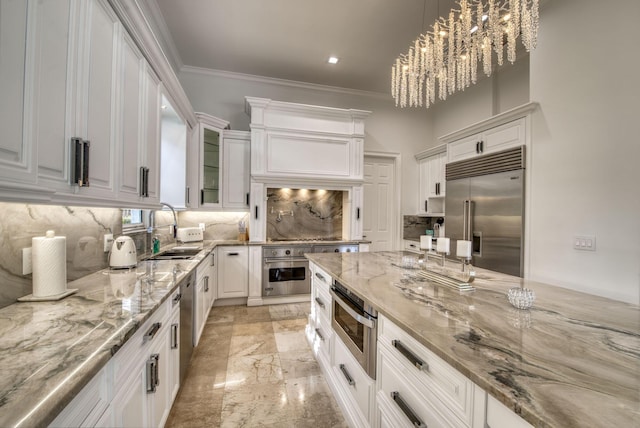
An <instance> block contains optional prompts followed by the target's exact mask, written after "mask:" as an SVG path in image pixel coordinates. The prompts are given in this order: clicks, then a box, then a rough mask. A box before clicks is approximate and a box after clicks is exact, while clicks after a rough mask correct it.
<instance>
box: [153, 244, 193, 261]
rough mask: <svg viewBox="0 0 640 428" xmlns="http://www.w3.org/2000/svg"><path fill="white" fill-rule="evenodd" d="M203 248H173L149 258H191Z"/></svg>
mask: <svg viewBox="0 0 640 428" xmlns="http://www.w3.org/2000/svg"><path fill="white" fill-rule="evenodd" d="M200 251H202V249H200V248H194V247H190V248H172V249H170V250H167V251H164V252H162V253H158V254H155V255H153V256H151V257H149V258H148V259H147V260H190V259H192V258H194V257H195V256H196V255H197V254H198V253H199V252H200Z"/></svg>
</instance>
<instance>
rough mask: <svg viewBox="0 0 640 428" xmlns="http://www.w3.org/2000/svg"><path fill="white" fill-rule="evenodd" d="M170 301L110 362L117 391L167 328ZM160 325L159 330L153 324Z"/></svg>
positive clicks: (155, 313) (157, 311) (142, 362)
mask: <svg viewBox="0 0 640 428" xmlns="http://www.w3.org/2000/svg"><path fill="white" fill-rule="evenodd" d="M171 302H172V300H170V299H167V300H166V301H165V302H164V303H163V304H162V305H161V306H160V307H159V308H158V309H157V310H156V311H155V312H154V313H153V314H151V317H149V319H148V320H147V321H145V322H144V324H143V325H142V326H140V328H139V329H138V331H136V332H135V333H134V335H133V337H131V339H129V340H128V341H127V343H125V345H124V346H123V347H122V349H120V350H119V351H118V352H117V353H116V354H115V355H114V356H113V359H112V360H111V364H113V376H114V388H115V390H116V391H117V390H118V388H120V386H121V385H123V384H124V383H125V381H126V380H127V378H128V377H129V376H130V375H131V373H132V372H133V371H135V370H137V368H138V367H137V366H138V365H142V364H144V359H141V358H139V356H140V355H142V353H143V352H145V351H146V349H148V348H149V346H151V345H152V344H153V342H154V341H157V340H160V339H161V337H162V335H164V334H165V332H166V330H167V328H168V327H169V326H168V324H169V322H168V320H169V316H170V311H169V310H168V309H167V308H170V306H171ZM156 323H160V327H159V328H154V324H156ZM147 334H153V338H149V339H145V335H147Z"/></svg>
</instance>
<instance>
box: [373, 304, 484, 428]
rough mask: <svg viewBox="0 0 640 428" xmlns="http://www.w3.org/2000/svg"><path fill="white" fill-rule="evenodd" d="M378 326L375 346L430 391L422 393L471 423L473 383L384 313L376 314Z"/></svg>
mask: <svg viewBox="0 0 640 428" xmlns="http://www.w3.org/2000/svg"><path fill="white" fill-rule="evenodd" d="M378 326H379V334H378V349H379V350H382V349H386V350H387V351H388V352H389V353H390V354H391V355H393V356H394V357H395V358H397V360H398V361H399V362H400V364H402V366H403V368H404V369H406V370H407V373H409V374H408V375H407V376H409V377H411V378H412V379H415V380H416V381H417V382H419V383H420V384H421V385H422V386H424V387H425V388H426V389H428V390H429V391H431V392H429V393H426V394H430V395H433V396H434V397H437V399H438V400H439V401H440V402H441V403H442V406H443V408H446V409H449V410H450V411H451V412H452V413H453V414H455V415H456V416H457V417H458V418H459V419H461V420H462V421H465V422H466V424H467V425H471V424H472V419H473V382H471V381H470V380H469V379H467V378H466V377H465V376H463V375H462V374H461V373H459V372H458V371H457V370H455V369H454V368H453V367H451V366H450V365H449V364H447V363H446V362H445V361H444V360H442V359H441V358H440V357H438V356H436V355H435V354H434V353H433V352H431V351H429V350H428V349H427V348H426V347H424V346H423V345H422V344H421V343H419V342H418V341H416V340H415V339H414V338H413V337H411V336H409V334H407V333H406V332H404V331H403V330H402V329H400V328H399V327H398V326H396V325H395V324H393V323H392V322H391V321H389V319H387V318H385V317H384V316H380V317H379V319H378ZM420 364H421V365H422V368H418V366H417V365H420ZM435 404H438V403H435Z"/></svg>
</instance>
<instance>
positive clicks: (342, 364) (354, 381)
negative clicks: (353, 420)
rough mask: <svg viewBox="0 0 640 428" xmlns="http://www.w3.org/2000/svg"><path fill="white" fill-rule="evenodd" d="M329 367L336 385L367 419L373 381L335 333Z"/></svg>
mask: <svg viewBox="0 0 640 428" xmlns="http://www.w3.org/2000/svg"><path fill="white" fill-rule="evenodd" d="M331 368H332V371H333V377H334V378H335V379H337V384H338V386H339V387H340V388H341V389H342V390H343V391H346V394H345V395H348V396H349V398H351V399H352V401H353V403H355V404H356V405H357V407H358V410H360V412H361V413H362V416H363V418H364V419H365V420H369V419H370V418H369V410H370V409H371V401H372V398H373V397H372V394H373V393H374V386H375V382H374V381H373V380H372V379H371V378H369V376H367V374H366V373H365V371H364V370H363V369H362V367H360V364H358V362H357V361H356V359H355V358H354V357H353V355H351V353H350V352H349V350H348V349H347V347H346V346H345V345H344V343H342V341H341V340H340V338H339V337H338V336H337V335H333V363H332V367H331ZM349 379H351V381H349Z"/></svg>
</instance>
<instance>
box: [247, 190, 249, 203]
mask: <svg viewBox="0 0 640 428" xmlns="http://www.w3.org/2000/svg"><path fill="white" fill-rule="evenodd" d="M247 206H249V193H247Z"/></svg>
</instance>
